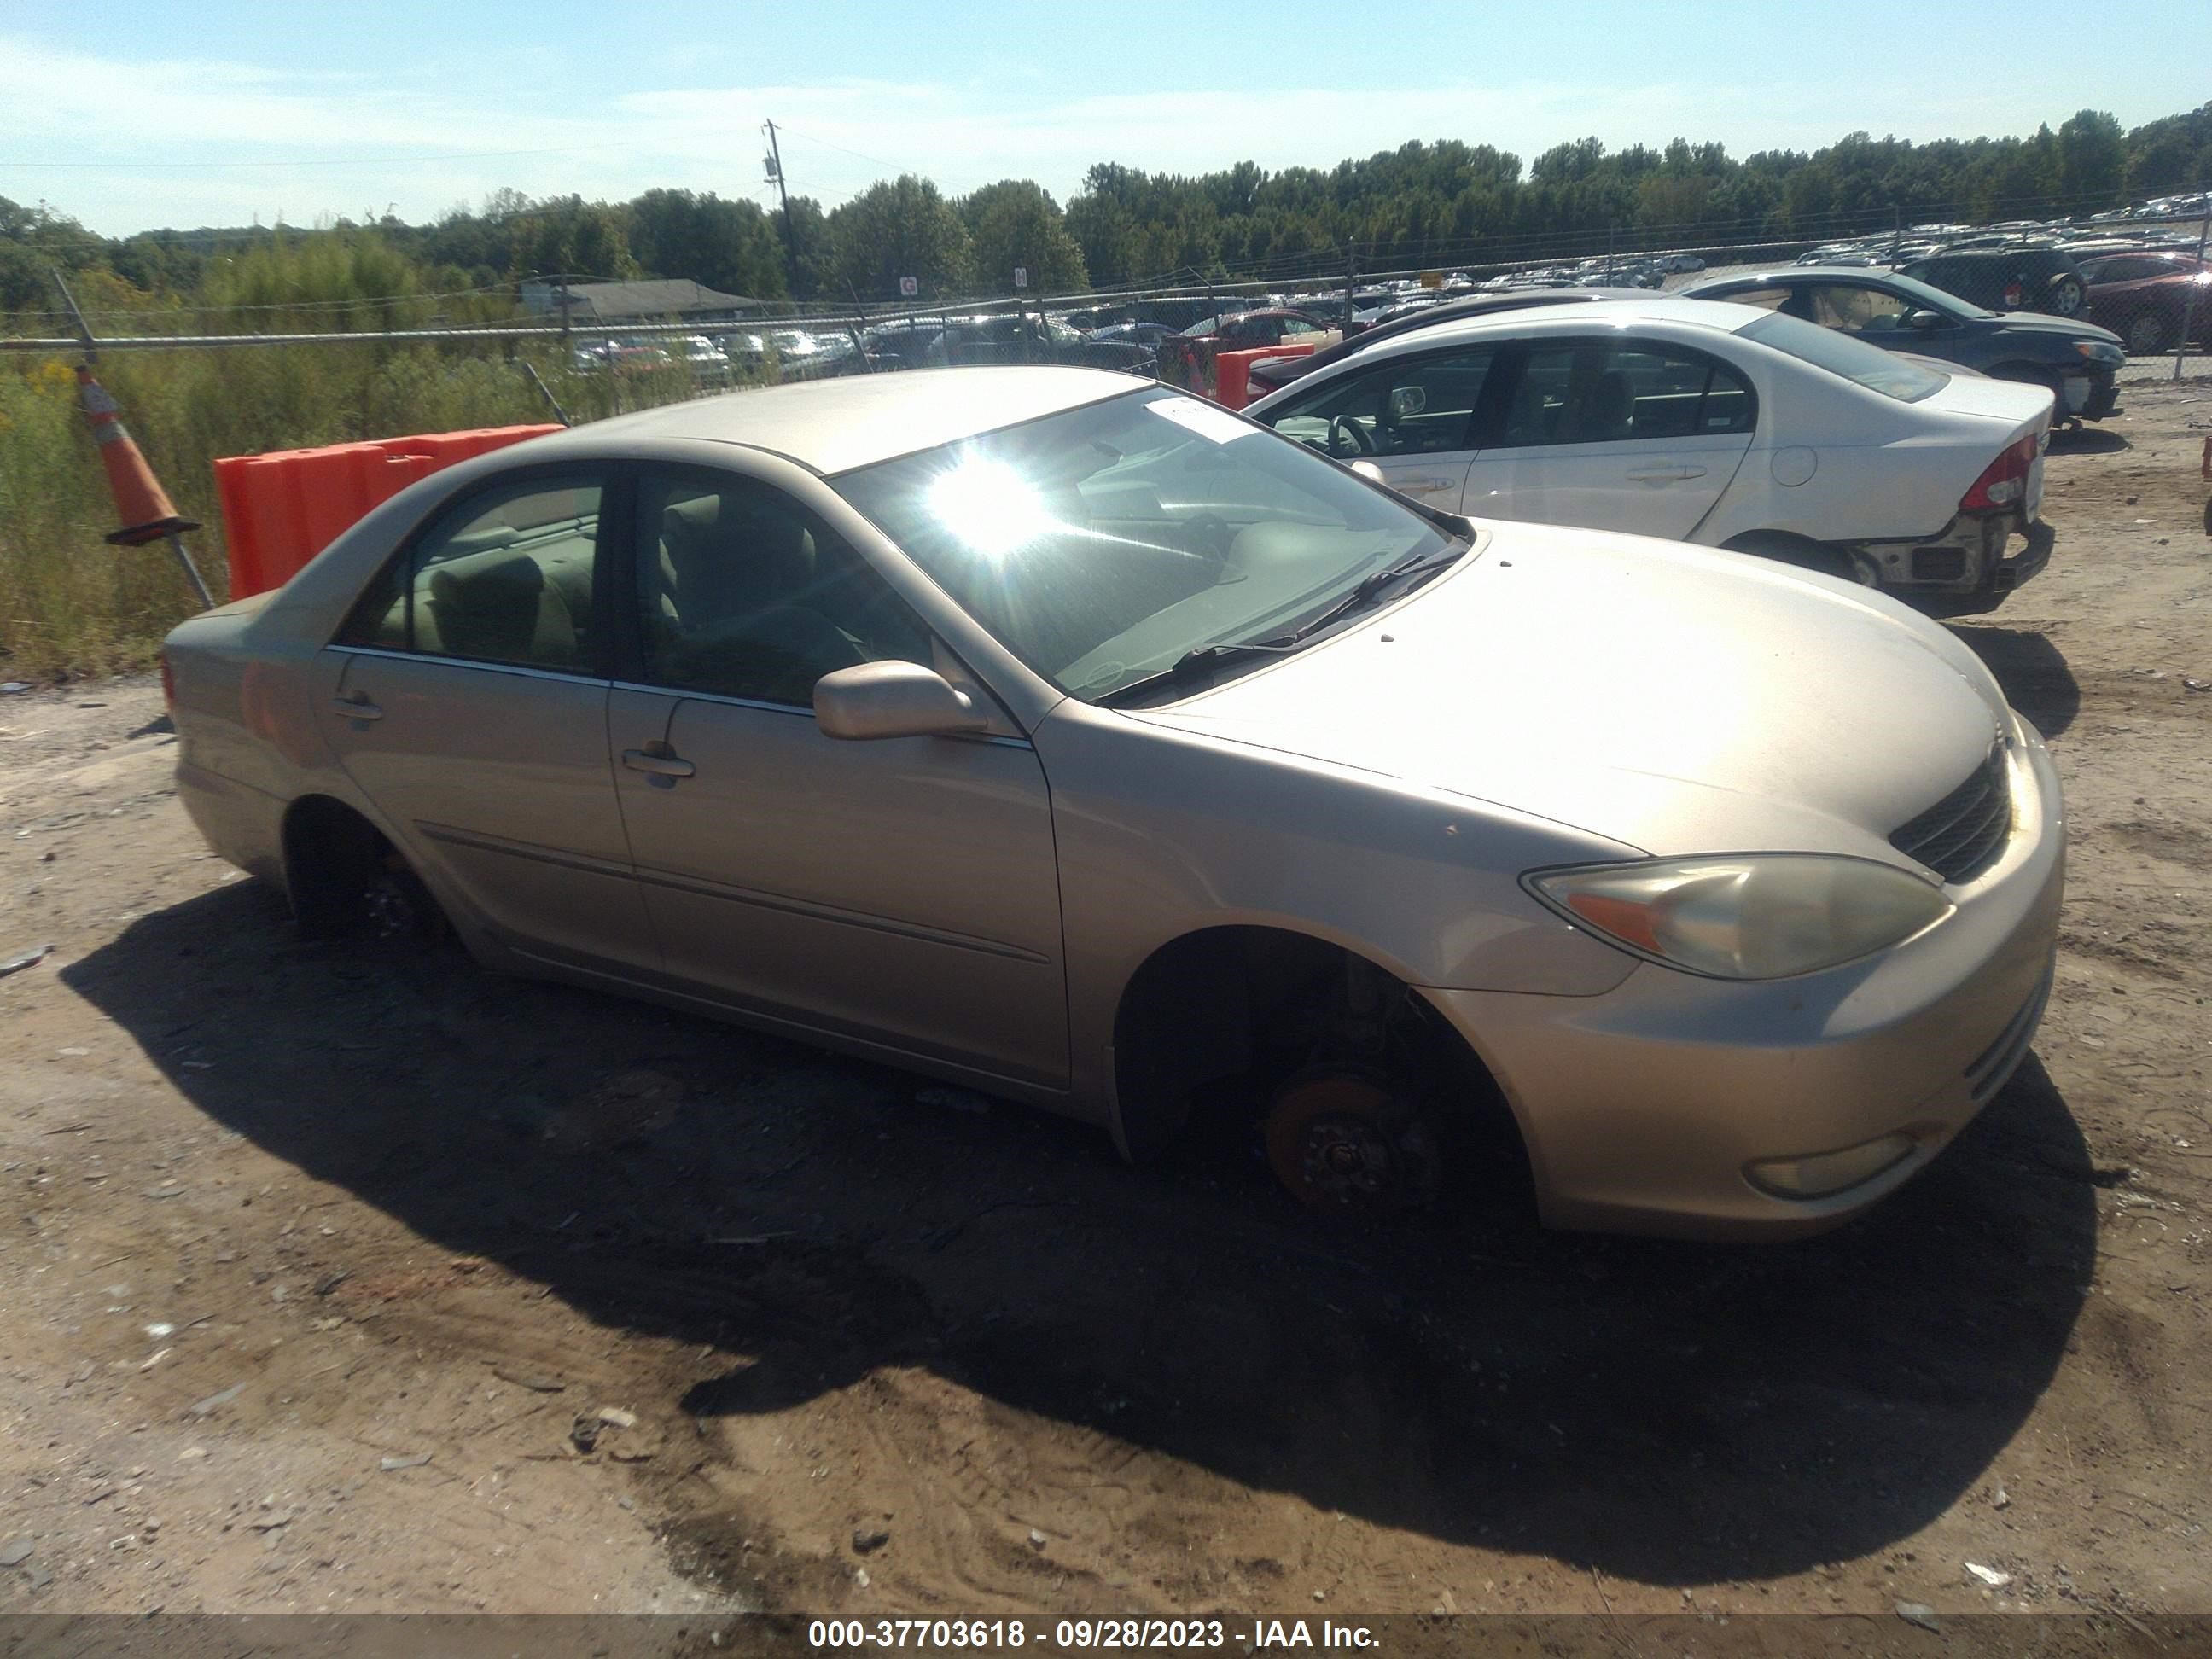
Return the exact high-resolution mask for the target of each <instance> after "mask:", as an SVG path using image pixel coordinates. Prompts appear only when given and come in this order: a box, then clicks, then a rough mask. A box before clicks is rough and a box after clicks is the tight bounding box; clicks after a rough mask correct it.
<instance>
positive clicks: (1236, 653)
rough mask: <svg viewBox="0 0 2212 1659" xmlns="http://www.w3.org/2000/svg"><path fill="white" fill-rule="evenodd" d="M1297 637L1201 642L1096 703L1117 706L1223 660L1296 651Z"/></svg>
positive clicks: (1200, 675)
mask: <svg viewBox="0 0 2212 1659" xmlns="http://www.w3.org/2000/svg"><path fill="white" fill-rule="evenodd" d="M1298 644H1299V641H1298V640H1297V638H1296V637H1295V636H1294V635H1289V634H1284V635H1279V636H1278V637H1276V638H1274V639H1272V640H1251V641H1246V642H1245V643H1243V644H1241V645H1201V646H1200V647H1198V648H1197V649H1196V650H1194V651H1186V652H1184V653H1182V655H1181V656H1180V657H1177V658H1176V659H1175V660H1174V661H1173V662H1171V663H1170V664H1169V665H1167V666H1166V667H1165V668H1163V669H1162V670H1160V671H1159V672H1158V673H1157V674H1146V676H1144V677H1143V678H1141V679H1133V680H1130V681H1128V682H1127V684H1121V685H1117V686H1115V688H1114V689H1113V690H1111V691H1109V692H1107V693H1106V694H1105V695H1104V696H1102V697H1100V698H1099V699H1098V700H1097V701H1098V704H1099V706H1100V707H1101V708H1119V707H1120V706H1121V704H1123V703H1125V702H1134V701H1136V700H1137V699H1138V698H1139V697H1141V696H1144V695H1145V694H1146V693H1147V692H1151V691H1157V690H1160V689H1161V688H1162V687H1164V686H1168V685H1174V684H1178V683H1180V682H1182V681H1183V680H1192V679H1200V678H1204V677H1205V673H1206V671H1208V670H1210V669H1214V668H1218V667H1219V666H1220V665H1222V664H1224V663H1225V662H1229V661H1231V660H1233V659H1236V658H1238V657H1244V656H1268V655H1273V654H1275V653H1280V652H1284V651H1295V650H1297V647H1298Z"/></svg>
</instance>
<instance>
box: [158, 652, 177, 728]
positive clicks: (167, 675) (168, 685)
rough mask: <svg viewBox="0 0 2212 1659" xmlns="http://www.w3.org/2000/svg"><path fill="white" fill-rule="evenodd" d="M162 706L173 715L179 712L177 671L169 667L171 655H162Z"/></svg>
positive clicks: (164, 653) (165, 653)
mask: <svg viewBox="0 0 2212 1659" xmlns="http://www.w3.org/2000/svg"><path fill="white" fill-rule="evenodd" d="M161 705H162V707H163V708H167V710H168V711H169V712H170V713H171V714H175V713H176V712H177V671H176V670H175V669H173V668H172V667H170V666H169V653H167V652H166V651H164V652H163V653H161Z"/></svg>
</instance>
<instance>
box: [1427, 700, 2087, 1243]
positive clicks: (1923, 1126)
mask: <svg viewBox="0 0 2212 1659" xmlns="http://www.w3.org/2000/svg"><path fill="white" fill-rule="evenodd" d="M2015 726H2016V730H2015V733H2014V740H2013V743H2012V745H2011V763H2012V781H2013V802H2014V827H2013V831H2012V836H2011V838H2010V839H2009V841H2008V842H2007V845H2006V848H2005V851H2004V854H2003V855H2002V857H2001V858H2000V859H1999V860H1998V861H1997V862H1996V864H1995V865H1994V866H1991V868H1990V870H1989V871H1987V872H1984V874H1982V875H1980V876H1978V877H1977V878H1974V880H1973V881H1972V882H1970V883H1968V884H1965V885H1963V886H1960V887H1957V888H1954V889H1951V890H1950V896H1951V897H1952V899H1953V901H1954V903H1955V904H1956V905H1957V906H1958V908H1957V910H1956V911H1955V912H1954V914H1953V915H1951V916H1949V917H1948V918H1947V919H1946V920H1945V921H1942V922H1940V923H1938V924H1937V925H1936V927H1932V928H1930V929H1929V930H1928V932H1926V933H1923V934H1922V935H1921V936H1920V937H1918V938H1917V939H1912V940H1910V941H1908V942H1907V943H1906V944H1905V945H1900V946H1899V947H1897V948H1896V949H1894V950H1892V951H1887V952H1885V953H1883V954H1881V955H1878V956H1875V957H1869V958H1868V959H1866V960H1863V961H1861V962H1857V963H1849V964H1846V965H1845V966H1844V967H1841V968H1837V969H1829V970H1827V971H1826V972H1823V973H1819V974H1808V975H1800V976H1798V977H1796V978H1794V979H1787V980H1776V981H1765V982H1761V983H1737V982H1731V981H1718V980H1710V979H1703V978H1699V977H1698V976H1696V975H1690V974H1686V973H1680V972H1676V971H1674V970H1673V969H1667V968H1661V967H1656V966H1654V965H1651V964H1648V963H1647V964H1644V965H1642V966H1639V967H1638V969H1636V971H1635V972H1634V973H1632V974H1631V975H1629V976H1628V978H1627V979H1626V980H1624V981H1622V982H1621V983H1620V985H1619V986H1618V987H1615V988H1614V989H1613V990H1611V991H1609V992H1607V993H1606V994H1603V995H1601V996H1595V997H1557V996H1534V995H1526V994H1517V993H1512V992H1496V991H1446V990H1430V991H1427V992H1426V993H1425V995H1427V996H1428V998H1429V999H1430V1000H1431V1002H1433V1003H1434V1004H1435V1006H1437V1009H1438V1010H1439V1011H1440V1012H1442V1013H1443V1015H1444V1017H1445V1018H1448V1019H1449V1020H1450V1021H1451V1022H1452V1023H1453V1024H1454V1025H1455V1027H1456V1028H1457V1029H1458V1030H1460V1031H1461V1033H1462V1035H1463V1036H1465V1037H1466V1038H1467V1040H1468V1042H1469V1043H1470V1045H1472V1046H1473V1047H1474V1049H1475V1051H1476V1052H1477V1053H1478V1054H1480V1055H1481V1057H1482V1058H1483V1060H1484V1061H1485V1062H1486V1064H1487V1065H1488V1066H1489V1067H1490V1069H1491V1072H1492V1075H1493V1076H1494V1077H1495V1078H1496V1079H1497V1081H1498V1085H1499V1087H1500V1088H1501V1089H1502V1090H1503V1091H1504V1094H1505V1097H1506V1098H1507V1100H1508V1101H1509V1102H1510V1104H1511V1105H1512V1108H1513V1110H1514V1113H1515V1115H1516V1118H1517V1119H1518V1120H1519V1122H1520V1126H1521V1131H1522V1139H1523V1140H1524V1141H1525V1142H1526V1144H1527V1148H1528V1161H1529V1164H1530V1168H1531V1170H1532V1171H1533V1173H1534V1179H1535V1183H1536V1196H1537V1201H1538V1204H1539V1206H1541V1211H1542V1213H1543V1216H1544V1218H1545V1220H1546V1222H1547V1224H1548V1225H1554V1226H1561V1227H1571V1228H1589V1229H1595V1230H1601V1231H1621V1232H1644V1233H1669V1234H1680V1235H1686V1236H1691V1237H1786V1236H1789V1235H1792V1234H1798V1233H1806V1232H1816V1231H1822V1230H1824V1229H1826V1228H1828V1227H1832V1226H1834V1225H1838V1223H1840V1222H1842V1221H1844V1220H1845V1219H1847V1218H1849V1217H1850V1216H1852V1215H1854V1214H1857V1212H1859V1211H1861V1210H1863V1209H1864V1208H1866V1207H1867V1206H1869V1205H1870V1204H1872V1203H1874V1202H1875V1201H1876V1200H1879V1199H1881V1197H1883V1196H1884V1195H1886V1194H1888V1193H1890V1192H1892V1191H1893V1190H1894V1189H1895V1188H1898V1187H1899V1186H1901V1185H1902V1184H1903V1183H1904V1182H1906V1181H1907V1180H1909V1179H1911V1176H1913V1175H1914V1174H1915V1173H1916V1172H1917V1170H1920V1169H1922V1168H1923V1167H1924V1166H1925V1165H1926V1164H1927V1163H1928V1162H1929V1160H1930V1159H1931V1158H1934V1157H1935V1156H1936V1153H1937V1152H1940V1151H1941V1150H1942V1148H1943V1146H1946V1145H1947V1144H1948V1142H1949V1141H1950V1139H1951V1138H1952V1137H1953V1136H1954V1135H1955V1134H1956V1133H1958V1132H1959V1130H1960V1128H1962V1127H1964V1126H1965V1125H1966V1122H1967V1121H1969V1120H1970V1119H1972V1116H1973V1115H1974V1114H1975V1113H1976V1112H1978V1110H1980V1109H1981V1108H1982V1106H1983V1105H1984V1103H1986V1102H1987V1101H1988V1100H1989V1099H1990V1097H1992V1096H1994V1095H1995V1094H1996V1092H1997V1091H1998V1090H1999V1089H2000V1088H2002V1086H2003V1084H2004V1081H2005V1079H2007V1078H2008V1076H2010V1075H2011V1073H2012V1070H2013V1068H2014V1067H2015V1066H2017V1065H2018V1064H2019V1062H2020V1060H2021V1059H2022V1058H2024V1057H2025V1056H2026V1054H2027V1049H2028V1045H2029V1042H2031V1040H2032V1039H2033V1036H2034V1035H2035V1030H2036V1025H2037V1023H2038V1021H2039V1018H2040V1017H2041V1014H2042V1011H2043V1000H2044V998H2045V996H2046V995H2047V994H2048V992H2049V988H2050V976H2051V960H2052V953H2053V951H2054V950H2055V948H2056V941H2057V930H2058V909H2059V903H2060V900H2061V897H2062V896H2063V889H2064V884H2065V834H2064V829H2063V821H2062V817H2061V811H2060V801H2059V793H2058V781H2057V772H2056V771H2055V770H2054V769H2053V768H2052V766H2051V757H2050V756H2049V754H2048V753H2047V752H2046V751H2045V749H2044V747H2043V744H2042V743H2041V741H2040V740H2039V738H2037V737H2036V736H2035V734H2034V732H2033V730H2032V729H2030V728H2028V727H2027V726H2026V725H2025V723H2021V722H2017V721H2016V722H2015ZM1889 1134H1902V1135H1904V1136H1905V1137H1906V1138H1908V1139H1909V1140H1910V1141H1911V1152H1909V1153H1907V1154H1906V1155H1905V1157H1904V1158H1902V1159H1901V1160H1900V1161H1899V1162H1898V1163H1897V1164H1893V1165H1892V1166H1891V1167H1889V1168H1887V1169H1886V1170H1881V1172H1880V1173H1879V1174H1876V1175H1875V1176H1871V1177H1870V1178H1869V1179H1867V1180H1865V1181H1863V1182H1860V1183H1859V1184H1858V1185H1857V1186H1854V1187H1850V1188H1846V1189H1844V1191H1841V1192H1838V1193H1833V1194H1828V1195H1826V1196H1823V1197H1818V1198H1809V1199H1797V1198H1783V1197H1778V1196H1776V1195H1774V1194H1771V1193H1769V1192H1766V1191H1764V1190H1762V1189H1761V1188H1759V1187H1757V1186H1754V1185H1753V1182H1752V1181H1751V1179H1750V1178H1749V1176H1747V1174H1746V1170H1747V1168H1748V1167H1749V1166H1751V1165H1753V1164H1761V1163H1766V1162H1770V1161H1771V1160H1776V1159H1786V1158H1808V1157H1811V1156H1814V1155H1815V1154H1820V1153H1824V1152H1836V1151H1839V1150H1842V1149H1844V1148H1847V1147H1854V1146H1862V1145H1863V1144H1865V1143H1867V1142H1869V1141H1872V1140H1875V1139H1879V1138H1881V1137H1882V1136H1884V1135H1889Z"/></svg>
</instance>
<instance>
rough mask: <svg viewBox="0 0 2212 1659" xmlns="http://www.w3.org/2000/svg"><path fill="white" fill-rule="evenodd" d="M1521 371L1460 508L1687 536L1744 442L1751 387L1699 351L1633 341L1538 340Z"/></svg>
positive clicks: (1753, 420)
mask: <svg viewBox="0 0 2212 1659" xmlns="http://www.w3.org/2000/svg"><path fill="white" fill-rule="evenodd" d="M1518 368H1519V373H1518V375H1517V378H1516V380H1515V382H1514V385H1513V388H1512V392H1511V395H1510V400H1509V401H1508V403H1507V405H1506V407H1505V410H1504V413H1503V416H1502V417H1501V418H1500V420H1499V422H1498V431H1497V433H1496V435H1495V437H1494V438H1493V439H1492V441H1490V443H1489V444H1488V445H1487V446H1486V447H1484V448H1483V449H1482V450H1481V451H1480V453H1479V454H1477V455H1476V456H1474V458H1473V465H1471V467H1470V468H1469V470H1468V476H1467V480H1466V492H1465V495H1464V496H1463V497H1462V501H1463V505H1462V507H1461V509H1460V510H1461V511H1462V512H1465V513H1470V514H1472V515H1474V516H1475V517H1478V518H1496V519H1524V520H1532V521H1534V522H1537V523H1541V524H1571V525H1587V526H1589V527H1590V528H1592V529H1594V530H1622V531H1628V532H1632V533H1634V534H1637V535H1642V536H1659V537H1663V538H1667V539H1668V540H1671V541H1686V540H1691V539H1693V538H1694V532H1695V531H1696V530H1697V528H1698V526H1699V523H1700V522H1701V521H1702V520H1704V519H1705V515H1706V513H1709V512H1711V510H1712V507H1713V503H1714V502H1716V501H1718V500H1719V499H1720V497H1721V492H1722V491H1723V490H1724V489H1727V488H1728V485H1729V480H1730V479H1731V478H1733V477H1735V471H1736V468H1737V467H1739V466H1740V465H1742V463H1743V458H1744V455H1745V453H1746V452H1747V450H1749V448H1750V447H1751V440H1752V433H1753V428H1754V427H1755V425H1756V424H1757V421H1758V407H1757V403H1758V400H1757V398H1755V397H1754V396H1753V392H1752V389H1751V386H1750V383H1749V382H1748V381H1747V380H1745V378H1744V377H1743V376H1742V375H1741V374H1738V373H1737V372H1736V371H1735V369H1734V368H1730V367H1729V365H1728V364H1726V363H1724V362H1721V361H1720V360H1719V359H1718V358H1717V357H1714V356H1710V355H1708V354H1706V353H1705V352H1702V351H1698V350H1693V349H1691V348H1689V347H1686V346H1678V345H1675V344H1673V343H1669V342H1666V341H1661V340H1653V339H1648V338H1644V339H1639V338H1637V337H1626V338H1614V339H1602V338H1601V339H1573V340H1546V341H1543V342H1541V343H1535V344H1532V345H1530V346H1529V347H1528V349H1527V350H1526V353H1525V355H1523V356H1522V357H1521V360H1520V362H1519V365H1518ZM1504 372H1507V373H1510V372H1512V371H1511V369H1510V368H1507V369H1506V370H1504Z"/></svg>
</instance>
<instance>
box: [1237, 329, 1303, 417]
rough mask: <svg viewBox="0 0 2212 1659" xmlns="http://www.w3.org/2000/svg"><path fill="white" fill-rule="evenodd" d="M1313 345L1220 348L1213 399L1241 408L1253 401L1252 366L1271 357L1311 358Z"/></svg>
mask: <svg viewBox="0 0 2212 1659" xmlns="http://www.w3.org/2000/svg"><path fill="white" fill-rule="evenodd" d="M1313 350H1314V348H1313V347H1311V346H1310V345H1272V346H1261V347H1259V348H1258V349H1255V350H1251V351H1218V352H1216V353H1214V355H1213V392H1212V398H1213V401H1214V402H1216V403H1217V404H1220V405H1221V406H1222V407H1223V408H1224V409H1242V408H1243V407H1244V405H1245V404H1249V403H1250V402H1251V401H1252V365H1253V364H1255V363H1256V362H1261V360H1262V359H1264V358H1268V357H1308V356H1312V355H1313Z"/></svg>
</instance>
